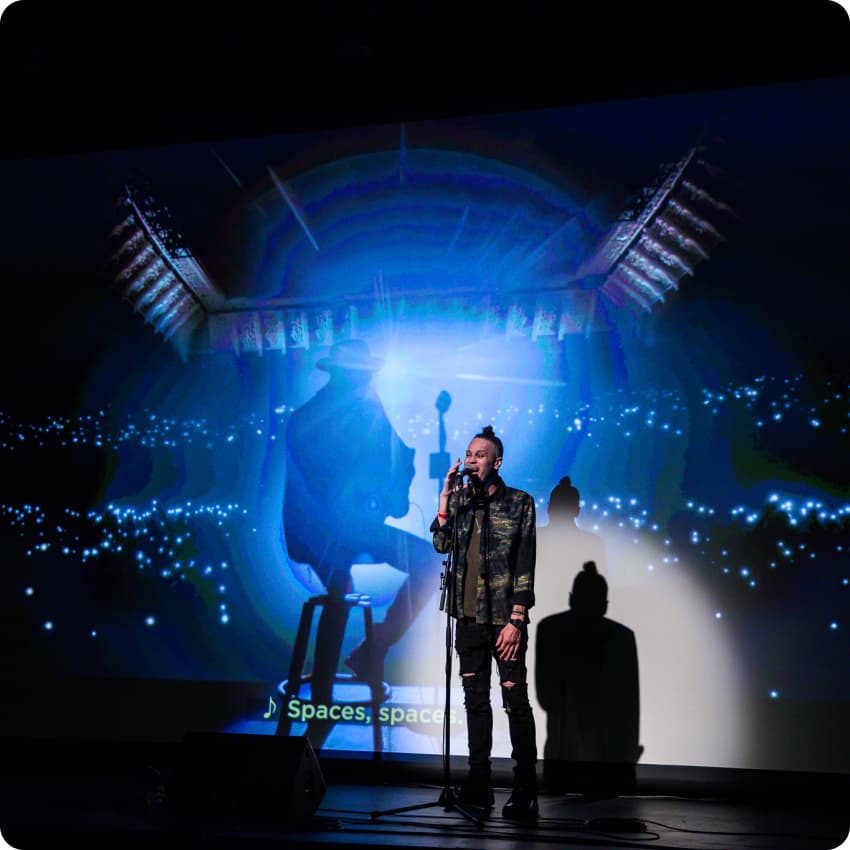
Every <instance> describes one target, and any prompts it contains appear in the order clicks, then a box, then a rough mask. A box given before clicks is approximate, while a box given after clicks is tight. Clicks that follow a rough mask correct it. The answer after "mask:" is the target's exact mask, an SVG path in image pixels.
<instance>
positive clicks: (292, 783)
mask: <svg viewBox="0 0 850 850" xmlns="http://www.w3.org/2000/svg"><path fill="white" fill-rule="evenodd" d="M325 790H326V786H325V780H324V777H323V776H322V771H321V769H320V767H319V762H318V760H317V759H316V754H315V752H314V751H313V747H312V746H311V744H310V741H309V740H308V739H307V738H306V737H303V736H292V737H288V736H285V735H241V734H233V733H216V732H192V733H188V734H187V735H186V736H185V737H184V739H183V746H182V752H181V756H180V758H179V761H178V764H177V765H176V767H175V771H174V793H173V803H174V808H175V810H176V813H177V816H178V818H181V819H183V820H188V821H193V822H206V823H210V822H222V821H228V822H233V821H238V822H239V823H240V824H241V825H244V826H249V827H250V826H251V825H252V824H258V825H274V826H287V825H294V824H296V823H298V822H299V821H304V820H307V819H309V818H310V817H311V816H312V815H313V813H314V812H315V811H316V809H317V808H318V807H319V804H320V803H321V801H322V798H323V797H324V795H325Z"/></svg>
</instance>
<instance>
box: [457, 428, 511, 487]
mask: <svg viewBox="0 0 850 850" xmlns="http://www.w3.org/2000/svg"><path fill="white" fill-rule="evenodd" d="M465 465H466V466H468V467H469V468H470V469H473V470H474V471H475V473H474V474H475V476H476V477H477V478H479V479H480V480H481V481H482V482H483V481H486V480H487V478H488V477H489V476H490V474H491V473H493V472H495V471H496V470H497V469H498V468H499V467H500V466H501V465H502V459H501V458H500V457H496V447H495V446H494V445H493V444H492V443H491V442H490V441H489V440H485V439H484V438H483V437H476V438H475V439H474V440H473V441H472V442H471V443H470V444H469V448H468V449H467V450H466V461H465Z"/></svg>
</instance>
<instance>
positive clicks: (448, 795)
mask: <svg viewBox="0 0 850 850" xmlns="http://www.w3.org/2000/svg"><path fill="white" fill-rule="evenodd" d="M457 797H458V795H457V792H456V791H455V789H454V788H452V787H451V786H449V785H447V786H446V787H445V788H443V790H442V791H441V792H440V797H439V799H438V800H437V801H436V802H433V803H414V804H413V805H412V806H399V807H398V808H397V809H384V810H383V811H379V812H372V814H371V818H372V820H377V819H378V818H379V817H381V816H382V815H396V814H399V813H400V812H412V811H415V810H416V809H430V808H433V807H434V806H442V808H443V809H444V810H445V811H447V812H458V813H459V814H461V815H463V816H464V817H465V818H466V819H467V820H471V821H472V822H473V823H474V824H475V825H476V826H477V827H478V829H483V828H484V821H483V820H482V819H481V818H480V817H478V815H474V814H473V813H472V812H470V811H469V810H467V809H465V808H464V807H463V806H461V805H459V804H458V802H457Z"/></svg>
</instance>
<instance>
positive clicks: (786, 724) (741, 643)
mask: <svg viewBox="0 0 850 850" xmlns="http://www.w3.org/2000/svg"><path fill="white" fill-rule="evenodd" d="M848 93H850V92H848V84H847V82H846V81H820V82H817V81H814V82H807V83H795V84H788V85H781V86H779V85H777V86H769V87H764V88H752V89H749V88H747V89H740V90H737V91H726V92H705V93H699V94H689V95H681V96H671V97H664V98H654V99H653V98H647V99H639V100H634V101H628V102H608V103H599V104H588V105H580V106H569V107H563V108H553V109H547V110H539V111H532V112H523V113H511V114H496V115H485V116H471V117H468V118H463V119H461V118H452V119H446V120H432V121H418V122H413V123H407V124H393V125H389V124H387V125H381V126H372V127H364V128H362V129H351V128H347V129H342V130H339V131H330V130H328V131H322V132H314V133H292V134H289V135H286V136H279V137H268V138H256V139H252V138H245V139H228V140H211V141H210V142H209V143H204V144H200V143H199V144H191V145H181V146H177V145H175V146H171V147H162V148H150V149H137V150H121V151H102V152H92V153H89V154H85V155H82V154H79V155H76V154H75V155H67V156H56V157H53V158H44V159H37V160H36V159H33V160H28V161H18V162H5V163H3V166H2V168H3V175H2V180H3V185H4V186H5V187H6V188H7V191H6V192H5V193H4V198H3V201H2V207H0V214H2V219H3V228H2V235H0V239H2V260H1V261H0V262H2V277H3V281H4V283H5V286H6V292H7V298H8V299H9V301H8V307H9V309H8V312H7V321H6V323H5V330H4V334H3V339H4V346H5V360H6V375H7V380H6V382H5V390H4V396H3V403H2V410H1V411H0V452H2V457H3V468H4V473H3V476H2V479H3V483H2V529H3V532H2V545H3V555H4V558H3V560H4V564H5V565H6V566H5V569H4V571H3V576H4V578H3V597H2V598H3V603H2V604H3V611H2V618H1V619H2V621H3V634H4V643H5V646H6V651H5V652H4V676H6V677H7V679H9V680H10V681H14V680H15V679H16V677H32V676H33V675H34V674H39V675H41V674H43V677H44V679H45V681H51V680H56V679H57V678H61V677H74V678H77V679H80V680H86V679H91V680H93V681H95V680H98V681H107V680H109V681H115V682H122V681H127V682H135V681H145V682H148V683H149V684H150V688H149V691H148V692H147V693H148V694H149V698H150V700H151V704H154V702H155V701H156V699H157V696H156V694H157V692H158V691H157V688H158V686H159V685H161V684H162V683H164V682H182V683H186V684H187V686H191V684H192V683H197V685H198V687H201V686H202V684H203V683H225V684H227V685H228V687H230V688H231V690H232V693H233V694H234V695H235V696H234V698H233V699H232V700H231V701H230V702H228V704H227V706H224V707H222V706H216V705H213V704H209V705H207V706H206V711H207V714H204V713H203V712H201V714H199V715H198V725H199V726H202V727H204V728H206V727H208V726H212V727H214V729H215V730H218V731H240V732H245V731H248V732H254V733H256V734H276V733H278V734H307V735H308V736H309V737H310V738H311V741H313V744H314V746H315V747H316V749H322V750H325V751H339V752H351V751H355V752H370V751H373V752H374V751H381V752H387V753H398V754H408V753H409V754H431V755H439V754H440V753H441V750H442V746H443V730H444V724H447V728H448V729H449V730H450V736H451V737H450V740H451V751H452V753H453V754H457V755H463V754H465V753H466V727H465V714H464V695H463V690H462V688H461V682H460V676H459V671H458V667H457V658H456V657H455V658H454V669H453V672H452V684H451V691H450V694H449V699H448V700H447V699H446V689H445V663H446V654H447V653H446V641H445V633H446V627H447V614H446V612H445V610H444V607H443V606H441V596H443V593H442V591H443V586H442V584H443V576H444V574H445V566H446V565H445V563H444V561H445V556H444V555H441V554H439V553H438V552H437V551H436V550H435V548H434V545H433V543H432V532H431V530H430V529H431V526H432V523H433V522H434V520H435V517H436V513H437V508H438V497H439V494H440V491H441V489H442V487H443V482H444V479H445V476H446V474H447V471H448V470H449V468H450V467H451V466H452V464H454V463H455V462H456V461H457V460H458V459H460V460H461V462H463V459H464V457H465V453H466V450H467V447H468V445H469V443H470V441H471V440H472V438H473V437H475V436H476V435H477V434H479V433H480V432H481V431H482V429H483V428H484V427H485V426H488V425H489V426H492V427H493V429H494V431H495V433H496V435H497V436H498V437H499V438H500V439H501V441H502V442H503V444H504V456H503V460H502V466H501V468H500V470H499V472H500V475H501V476H502V478H503V480H504V481H505V482H506V483H507V484H508V485H510V486H511V487H516V488H519V489H521V490H524V491H526V492H528V493H529V494H531V496H532V497H533V499H534V503H535V508H536V520H535V521H536V534H537V543H536V548H537V557H536V566H535V579H534V584H535V588H534V590H535V604H534V606H533V607H532V608H531V610H530V614H529V617H530V625H529V629H528V634H529V650H528V655H527V663H528V677H529V679H528V680H529V693H530V695H531V699H532V705H533V707H534V711H535V718H536V726H537V739H538V740H537V743H538V750H539V755H540V757H541V758H543V757H545V758H547V759H552V760H556V759H561V760H578V761H614V762H637V761H638V760H640V761H642V762H644V763H650V764H682V765H705V766H718V767H742V768H769V769H793V770H816V771H837V772H842V771H846V770H847V768H848V764H847V751H846V748H843V747H842V746H836V740H839V741H840V740H845V741H846V732H844V731H843V729H844V725H845V721H844V719H843V718H846V712H847V709H848V701H850V684H848V678H847V675H846V669H847V658H848V648H850V647H848V639H847V633H848V625H849V624H848V621H847V616H846V615H847V610H848V599H850V595H848V594H850V586H848V584H850V451H848V447H850V436H848V427H850V401H848V400H849V399H850V370H848V366H847V364H848V351H850V349H848V345H847V341H846V333H845V331H844V328H843V321H844V320H843V317H844V316H845V315H846V314H847V308H848V306H850V305H848V293H847V285H846V284H847V268H848V266H847V260H846V257H845V245H846V233H847V231H848V227H850V217H848V212H847V205H846V198H847V196H848V191H850V171H849V170H848V169H849V168H850V165H848V161H847V156H846V151H847V145H848V142H850V121H848V118H847V113H846V110H843V109H841V108H840V104H842V103H846V102H847V96H848ZM589 561H592V562H593V563H594V564H595V569H596V571H597V572H598V574H599V576H601V578H602V579H604V582H601V583H600V582H599V581H596V580H595V579H591V581H590V582H589V583H588V582H587V581H586V579H587V575H588V574H587V571H586V570H584V572H585V578H583V579H580V580H579V582H578V584H577V585H576V584H574V581H575V579H576V577H577V576H578V575H579V574H580V573H582V572H583V565H584V564H585V563H586V562H589ZM591 571H592V568H591ZM583 582H584V585H583V587H584V589H583V590H582V587H581V586H582V583H583ZM591 586H592V587H591ZM589 587H591V590H592V593H591V596H593V594H595V597H594V598H593V599H590V598H589V596H588V588H589ZM582 606H589V607H588V608H585V616H583V617H579V616H578V612H579V609H581V608H582ZM588 610H591V611H593V612H595V613H594V615H593V616H587V615H586V611H588ZM367 637H368V638H369V639H368V640H366V638H367ZM491 685H492V702H493V706H494V714H495V726H494V736H495V737H494V750H493V754H494V756H505V757H507V756H509V755H510V747H511V745H510V741H509V739H508V733H507V722H506V720H505V717H504V712H503V711H502V710H501V695H500V693H499V683H498V680H497V678H496V673H495V670H494V676H493V679H492V681H491ZM37 698H38V697H37V696H34V695H29V696H27V695H24V694H20V695H19V696H18V697H16V700H17V701H18V702H17V703H16V704H19V705H20V714H21V717H22V718H23V717H25V716H26V704H27V699H33V700H34V699H37ZM447 703H448V708H449V712H448V714H449V716H448V717H446V716H445V715H446V707H447ZM91 710H92V715H91V717H92V730H93V731H92V734H97V731H96V730H97V729H100V731H103V728H104V727H103V724H104V719H103V713H102V710H101V709H99V708H98V707H97V706H94V705H93V706H92V709H91ZM22 722H23V720H22ZM61 729H62V727H61V719H57V726H56V730H58V731H59V732H60V733H61ZM186 731H192V730H188V729H184V728H175V729H174V735H175V736H177V737H178V738H179V736H181V735H182V734H183V733H184V732H186ZM842 735H843V736H844V738H843V739H841V738H839V739H836V736H842ZM139 736H140V737H144V736H145V731H144V730H143V729H140V730H139Z"/></svg>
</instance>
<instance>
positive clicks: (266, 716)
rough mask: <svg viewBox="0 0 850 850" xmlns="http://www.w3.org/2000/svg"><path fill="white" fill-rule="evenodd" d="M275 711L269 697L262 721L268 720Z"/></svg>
mask: <svg viewBox="0 0 850 850" xmlns="http://www.w3.org/2000/svg"><path fill="white" fill-rule="evenodd" d="M276 711H277V706H276V705H275V702H274V700H273V699H272V698H271V697H269V710H268V711H267V712H266V713H265V714H264V715H263V720H268V719H269V718H270V717H271V716H272V715H273V714H274V713H275V712H276Z"/></svg>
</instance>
